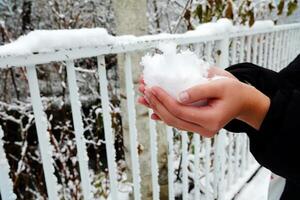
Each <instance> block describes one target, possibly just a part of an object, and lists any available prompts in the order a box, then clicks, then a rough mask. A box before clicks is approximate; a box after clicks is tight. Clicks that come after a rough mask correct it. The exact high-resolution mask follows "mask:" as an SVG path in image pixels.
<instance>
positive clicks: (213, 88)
mask: <svg viewBox="0 0 300 200" xmlns="http://www.w3.org/2000/svg"><path fill="white" fill-rule="evenodd" d="M221 82H222V81H220V80H214V81H210V82H209V83H205V84H199V85H196V86H194V87H191V88H189V89H187V90H185V91H183V92H181V93H179V95H178V97H177V101H179V102H180V103H182V104H191V103H195V102H199V101H200V100H207V99H211V98H217V97H220V96H221V92H222V84H221Z"/></svg>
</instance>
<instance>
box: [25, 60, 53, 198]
mask: <svg viewBox="0 0 300 200" xmlns="http://www.w3.org/2000/svg"><path fill="white" fill-rule="evenodd" d="M26 69H27V77H28V84H29V90H30V96H31V103H32V107H33V113H34V118H35V125H36V130H37V135H38V141H39V147H40V151H41V158H42V163H43V170H44V175H45V181H46V187H47V193H48V198H49V200H54V199H58V187H57V179H56V177H55V176H54V167H53V162H54V161H53V159H52V153H53V147H52V145H51V143H50V136H49V133H48V131H47V129H48V124H47V118H46V114H45V113H44V111H43V105H42V100H41V97H40V89H39V84H38V79H37V74H36V70H35V66H28V67H26Z"/></svg>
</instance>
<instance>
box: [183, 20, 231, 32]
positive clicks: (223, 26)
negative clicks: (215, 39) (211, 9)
mask: <svg viewBox="0 0 300 200" xmlns="http://www.w3.org/2000/svg"><path fill="white" fill-rule="evenodd" d="M232 30H233V24H232V21H231V20H229V19H227V18H222V19H219V20H218V21H216V22H209V23H205V24H200V25H199V26H197V28H196V29H195V31H190V32H188V34H193V33H195V34H197V35H199V34H200V35H215V34H222V33H229V32H231V31H232Z"/></svg>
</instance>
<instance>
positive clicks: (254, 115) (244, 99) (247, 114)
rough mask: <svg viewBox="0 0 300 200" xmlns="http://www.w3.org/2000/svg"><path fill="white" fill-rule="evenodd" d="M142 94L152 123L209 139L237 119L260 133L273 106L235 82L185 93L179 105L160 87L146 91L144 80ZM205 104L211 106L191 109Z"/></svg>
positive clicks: (221, 81)
mask: <svg viewBox="0 0 300 200" xmlns="http://www.w3.org/2000/svg"><path fill="white" fill-rule="evenodd" d="M218 75H220V74H218ZM221 76H224V75H222V74H221ZM140 91H141V92H142V93H143V94H144V95H145V96H144V97H140V99H139V102H140V103H142V104H143V105H145V106H147V107H149V108H151V109H153V111H154V113H155V114H154V115H153V116H152V119H155V120H163V121H164V122H165V123H166V124H168V125H169V126H173V127H176V128H178V129H182V130H187V131H192V132H197V133H200V134H201V135H203V136H207V137H211V136H213V135H214V134H215V133H216V132H218V130H220V129H221V128H222V127H224V126H225V125H226V124H227V123H228V122H229V121H231V120H232V119H234V118H236V119H240V120H242V121H244V122H246V123H248V124H249V125H250V126H253V127H254V128H256V129H259V127H260V125H261V123H262V121H263V119H264V117H265V115H266V113H267V111H268V108H269V105H270V100H269V98H268V97H267V96H265V95H264V94H262V93H261V92H260V91H258V90H257V89H255V88H254V87H252V86H249V85H246V84H244V83H242V82H240V81H238V80H237V79H235V78H228V79H219V80H214V81H210V82H209V83H207V84H202V85H197V86H195V87H192V88H190V89H188V90H186V91H185V92H183V93H181V94H180V95H179V98H178V101H176V100H175V99H173V98H172V97H171V96H169V95H168V94H167V93H166V92H165V91H164V90H163V89H161V88H159V87H152V88H145V84H144V83H143V81H142V80H141V85H140ZM201 100H207V105H205V106H201V107H195V106H190V105H191V104H192V103H194V102H198V101H201Z"/></svg>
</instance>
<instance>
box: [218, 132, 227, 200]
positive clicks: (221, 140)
mask: <svg viewBox="0 0 300 200" xmlns="http://www.w3.org/2000/svg"><path fill="white" fill-rule="evenodd" d="M225 140H226V130H225V129H221V130H220V132H219V137H218V140H217V142H218V148H217V149H218V150H219V152H218V153H217V155H218V156H219V157H217V159H218V160H220V165H219V167H220V175H219V180H220V182H219V187H218V197H219V198H218V199H219V200H223V199H224V198H225V168H226V157H227V155H226V149H225Z"/></svg>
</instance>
